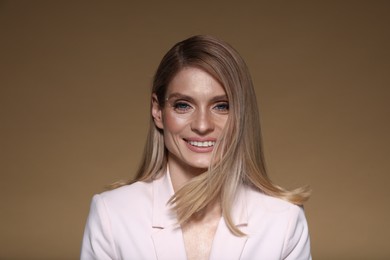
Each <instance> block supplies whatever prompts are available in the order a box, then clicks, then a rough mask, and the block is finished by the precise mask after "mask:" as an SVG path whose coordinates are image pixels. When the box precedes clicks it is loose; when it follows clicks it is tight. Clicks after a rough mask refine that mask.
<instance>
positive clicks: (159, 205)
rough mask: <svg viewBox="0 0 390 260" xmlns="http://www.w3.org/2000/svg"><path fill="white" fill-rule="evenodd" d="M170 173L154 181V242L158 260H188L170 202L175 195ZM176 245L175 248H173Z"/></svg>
mask: <svg viewBox="0 0 390 260" xmlns="http://www.w3.org/2000/svg"><path fill="white" fill-rule="evenodd" d="M173 193H174V191H173V187H172V183H171V179H170V175H169V172H168V171H167V173H166V174H164V175H163V176H162V177H161V178H159V179H157V180H155V181H153V220H152V227H153V229H154V232H153V234H152V240H153V244H154V249H155V252H156V256H157V259H162V260H165V259H167V260H172V259H186V252H185V246H184V241H183V235H182V231H181V228H180V225H178V223H177V220H176V215H175V213H174V211H173V210H171V208H170V206H169V205H168V204H167V202H168V200H169V199H170V198H171V196H172V195H173ZM173 245H174V246H173Z"/></svg>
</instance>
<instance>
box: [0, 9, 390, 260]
mask: <svg viewBox="0 0 390 260" xmlns="http://www.w3.org/2000/svg"><path fill="white" fill-rule="evenodd" d="M184 2H185V1H175V2H169V3H168V1H158V2H157V1H155V2H154V3H146V2H145V3H143V4H140V3H132V2H131V1H89V2H86V1H0V35H1V36H0V37H1V39H0V66H1V67H0V73H1V78H0V85H1V89H0V131H1V133H0V149H1V150H0V151H1V152H0V173H1V179H0V205H1V209H0V210H1V212H0V258H1V259H33V258H35V259H77V258H78V255H79V250H80V242H81V237H82V232H83V228H84V224H85V220H86V217H87V213H88V210H89V203H90V199H91V197H92V195H93V194H94V193H97V192H101V191H102V190H103V187H104V185H106V184H109V183H111V182H113V181H116V180H118V179H127V178H130V177H131V176H132V174H133V173H134V170H135V169H136V167H137V165H138V161H139V159H140V155H141V152H142V148H143V144H144V140H145V132H146V129H147V122H148V113H149V111H148V104H149V96H148V95H149V87H150V83H151V78H152V76H153V73H154V71H155V69H156V67H157V65H158V62H159V61H160V59H161V58H162V55H163V54H164V53H165V52H166V51H167V50H168V48H169V47H171V45H172V44H174V43H175V42H177V41H179V40H182V39H184V38H186V37H188V36H191V35H193V34H201V33H202V34H213V35H216V36H219V37H221V38H223V39H225V40H226V41H228V42H230V43H231V44H232V45H233V46H235V47H236V49H238V50H239V52H240V53H241V54H242V55H243V57H244V58H245V59H246V61H247V63H248V65H249V67H250V70H251V72H252V75H253V79H254V82H255V85H256V91H257V95H258V100H259V102H260V108H261V114H262V124H263V130H264V142H265V148H266V157H267V160H268V167H269V169H270V172H271V175H272V178H273V179H274V180H275V181H276V182H278V183H279V184H281V185H284V186H286V187H288V188H293V187H297V186H300V185H304V184H309V185H311V186H312V188H313V190H314V193H313V196H312V198H311V200H310V202H309V203H307V204H306V214H307V217H308V221H309V226H310V232H311V239H312V254H313V257H314V259H385V258H387V259H389V257H390V249H389V233H390V224H389V220H390V206H389V205H390V203H389V202H388V198H389V195H390V189H389V188H388V185H389V180H390V177H389V173H390V166H389V158H388V157H389V154H390V153H389V152H390V148H389V147H390V139H389V133H390V123H389V116H390V113H389V112H390V106H389V98H390V92H389V90H388V88H389V83H390V77H389V72H390V66H389V60H390V57H389V56H390V54H389V46H390V41H389V39H390V38H389V31H390V30H389V25H390V24H389V22H390V19H389V11H390V4H389V3H390V2H389V1H332V2H331V1H321V2H320V1H284V2H281V1H268V2H259V1H253V2H251V3H243V2H242V3H240V4H233V3H232V4H227V3H225V1H220V2H217V1H204V2H202V1H192V2H191V3H190V2H188V3H184Z"/></svg>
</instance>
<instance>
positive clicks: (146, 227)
mask: <svg viewBox="0 0 390 260" xmlns="http://www.w3.org/2000/svg"><path fill="white" fill-rule="evenodd" d="M173 193H174V192H173V188H172V183H171V179H170V176H169V173H168V174H165V175H164V176H163V177H161V178H160V179H157V180H155V181H153V182H150V183H146V182H136V183H134V184H132V185H127V186H123V187H121V188H118V189H115V190H111V191H107V192H104V193H102V194H100V195H95V196H94V197H93V199H92V203H91V209H90V213H89V216H88V220H87V224H86V227H85V231H84V237H83V242H82V248H81V259H82V260H85V259H99V260H103V259H126V260H127V259H136V260H140V259H167V260H174V259H186V252H185V247H184V241H183V236H182V231H181V228H180V226H179V225H178V224H177V220H176V217H175V214H174V213H173V212H172V211H171V210H170V207H169V206H168V205H167V201H168V200H169V198H170V197H171V196H172V195H173ZM233 205H234V206H233V210H232V218H233V220H234V223H235V224H236V225H237V227H239V228H240V230H241V231H243V232H244V233H245V234H246V236H243V237H237V236H234V235H233V234H232V233H231V232H230V231H229V229H228V227H227V225H226V224H225V221H224V219H223V218H221V220H220V222H219V224H218V227H217V231H216V233H215V237H214V240H213V244H212V249H211V252H210V259H217V260H220V259H221V260H227V259H264V260H273V259H289V260H292V259H294V260H295V259H299V260H300V259H302V260H306V259H311V254H310V240H309V232H308V226H307V222H306V218H305V215H304V212H303V209H302V208H301V207H299V206H295V205H293V204H291V203H288V202H286V201H283V200H280V199H277V198H273V197H270V196H267V195H264V194H263V193H261V192H259V191H256V190H254V189H252V188H249V187H244V188H242V189H240V191H239V193H238V195H237V198H236V201H235V202H234V204H233Z"/></svg>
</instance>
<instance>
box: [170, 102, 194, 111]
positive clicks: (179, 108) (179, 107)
mask: <svg viewBox="0 0 390 260" xmlns="http://www.w3.org/2000/svg"><path fill="white" fill-rule="evenodd" d="M173 108H174V109H175V110H177V111H179V112H185V111H187V110H189V109H190V108H191V106H190V105H189V104H187V103H184V102H177V103H175V104H174V105H173Z"/></svg>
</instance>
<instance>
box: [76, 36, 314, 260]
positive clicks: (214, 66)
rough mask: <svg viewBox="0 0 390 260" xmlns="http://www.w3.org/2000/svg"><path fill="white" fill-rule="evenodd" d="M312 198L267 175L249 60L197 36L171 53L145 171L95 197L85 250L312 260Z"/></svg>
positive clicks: (155, 106)
mask: <svg viewBox="0 0 390 260" xmlns="http://www.w3.org/2000/svg"><path fill="white" fill-rule="evenodd" d="M308 197H309V191H308V189H305V188H300V189H296V190H293V191H288V190H285V189H283V188H281V187H279V186H277V185H275V184H273V183H272V182H271V181H270V179H269V178H268V176H267V173H266V169H265V167H264V157H263V151H262V143H261V133H260V120H259V115H258V108H257V101H256V95H255V93H254V88H253V85H252V81H251V77H250V75H249V72H248V69H247V67H246V65H245V62H244V61H243V60H242V58H241V57H240V55H239V54H238V53H237V52H236V51H235V50H234V49H233V48H232V47H231V46H229V45H228V44H227V43H225V42H223V41H221V40H218V39H216V38H214V37H211V36H194V37H191V38H189V39H186V40H184V41H182V42H179V43H177V44H176V45H175V46H173V47H172V48H171V49H170V50H169V51H168V52H167V54H166V55H165V56H164V57H163V59H162V61H161V63H160V65H159V67H158V69H157V72H156V74H155V77H154V82H153V88H152V94H151V120H150V128H149V134H148V138H147V142H146V146H145V151H144V156H143V160H142V162H141V166H140V168H139V170H138V173H137V177H136V179H135V180H131V181H129V182H128V183H123V184H121V185H120V187H117V188H115V189H113V190H111V191H107V192H104V193H102V194H99V195H95V196H94V198H93V200H92V204H91V210H90V215H89V217H88V221H87V225H86V228H85V233H84V239H83V244H82V252H81V258H82V259H186V258H187V259H311V254H310V242H309V234H308V227H307V222H306V218H305V215H304V212H303V208H302V207H300V205H302V203H303V202H304V201H305V200H307V199H308ZM172 248H174V249H175V250H172Z"/></svg>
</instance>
